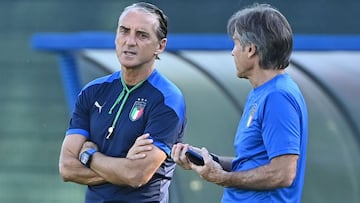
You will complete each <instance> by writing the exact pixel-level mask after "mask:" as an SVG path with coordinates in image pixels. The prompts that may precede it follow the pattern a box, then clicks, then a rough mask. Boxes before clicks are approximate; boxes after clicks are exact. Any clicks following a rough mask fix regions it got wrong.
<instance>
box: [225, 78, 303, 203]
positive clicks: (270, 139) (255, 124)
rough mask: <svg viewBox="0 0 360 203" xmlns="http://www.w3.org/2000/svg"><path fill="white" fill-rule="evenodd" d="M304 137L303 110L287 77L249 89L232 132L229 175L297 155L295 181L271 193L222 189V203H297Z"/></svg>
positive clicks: (297, 92) (301, 173)
mask: <svg viewBox="0 0 360 203" xmlns="http://www.w3.org/2000/svg"><path fill="white" fill-rule="evenodd" d="M307 134H308V115H307V107H306V104H305V101H304V98H303V96H302V94H301V91H300V90H299V88H298V86H297V85H296V84H295V82H294V81H293V80H292V79H291V78H290V76H289V75H288V74H281V75H278V76H276V77H274V78H273V79H271V80H270V81H268V82H266V83H264V84H263V85H261V86H259V87H257V88H255V89H253V90H252V91H251V92H250V94H249V96H248V99H247V102H246V104H245V108H244V112H243V115H242V118H241V120H240V123H239V126H238V129H237V132H236V136H235V141H234V147H235V152H236V157H235V159H234V160H233V163H232V171H246V170H250V169H253V168H257V167H260V166H263V165H266V164H269V163H270V160H271V159H272V158H274V157H277V156H280V155H285V154H297V155H299V159H298V164H297V173H296V177H295V180H294V182H293V184H292V185H291V186H290V187H286V188H279V189H275V190H265V191H254V190H243V189H239V188H231V187H229V188H225V189H224V195H223V198H222V203H230V202H231V203H234V202H242V203H243V202H249V203H257V202H261V203H263V202H267V203H271V202H283V203H285V202H286V203H288V202H291V203H297V202H300V200H301V194H302V188H303V185H304V176H305V159H306V144H307Z"/></svg>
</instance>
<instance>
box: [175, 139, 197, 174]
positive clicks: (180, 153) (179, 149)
mask: <svg viewBox="0 0 360 203" xmlns="http://www.w3.org/2000/svg"><path fill="white" fill-rule="evenodd" d="M189 147H190V146H189V145H188V144H183V143H177V144H174V146H173V147H172V150H171V158H172V159H173V160H174V161H175V163H177V164H178V165H179V166H181V167H182V168H183V169H186V170H190V169H191V163H190V161H189V159H188V158H187V157H186V155H185V152H186V151H187V150H188V149H189ZM191 148H193V147H191Z"/></svg>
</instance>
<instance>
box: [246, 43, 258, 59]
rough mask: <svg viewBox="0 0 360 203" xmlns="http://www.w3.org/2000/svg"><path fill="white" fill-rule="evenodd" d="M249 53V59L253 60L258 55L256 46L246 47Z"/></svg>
mask: <svg viewBox="0 0 360 203" xmlns="http://www.w3.org/2000/svg"><path fill="white" fill-rule="evenodd" d="M246 48H247V52H248V58H251V57H253V56H255V55H256V52H257V50H256V46H255V44H253V43H251V44H250V45H249V46H247V47H246Z"/></svg>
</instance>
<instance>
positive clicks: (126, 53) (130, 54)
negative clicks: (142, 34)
mask: <svg viewBox="0 0 360 203" xmlns="http://www.w3.org/2000/svg"><path fill="white" fill-rule="evenodd" d="M123 53H124V54H125V56H135V55H136V52H135V51H123Z"/></svg>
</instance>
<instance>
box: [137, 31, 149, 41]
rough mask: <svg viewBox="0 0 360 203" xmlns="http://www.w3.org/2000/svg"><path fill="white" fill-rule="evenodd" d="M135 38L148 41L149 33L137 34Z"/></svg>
mask: <svg viewBox="0 0 360 203" xmlns="http://www.w3.org/2000/svg"><path fill="white" fill-rule="evenodd" d="M137 36H138V38H139V39H148V38H149V37H150V35H149V33H147V32H138V33H137Z"/></svg>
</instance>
